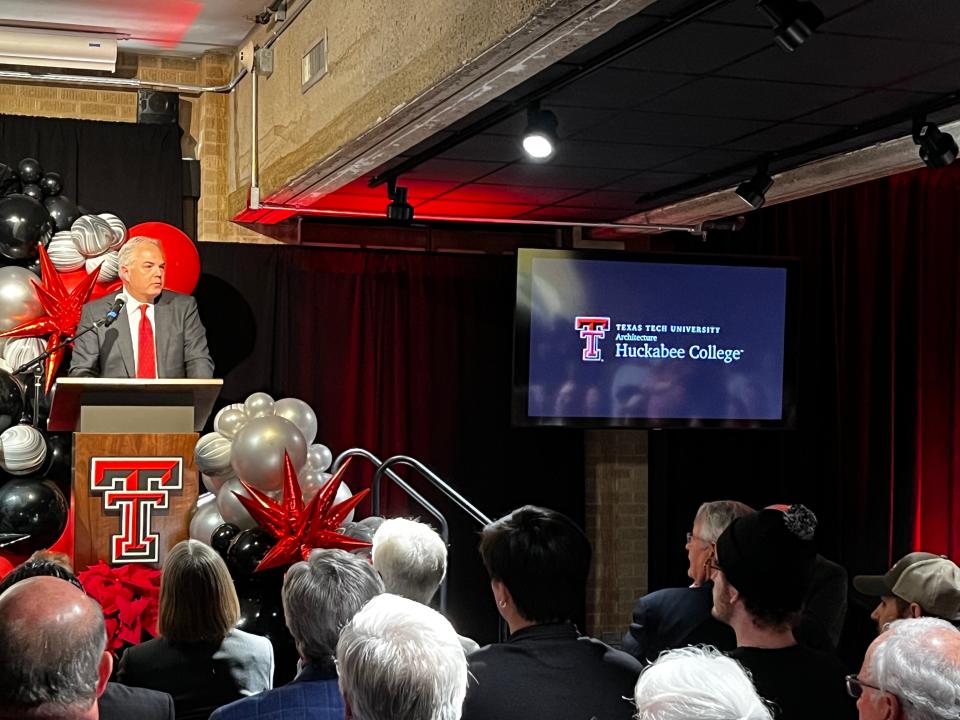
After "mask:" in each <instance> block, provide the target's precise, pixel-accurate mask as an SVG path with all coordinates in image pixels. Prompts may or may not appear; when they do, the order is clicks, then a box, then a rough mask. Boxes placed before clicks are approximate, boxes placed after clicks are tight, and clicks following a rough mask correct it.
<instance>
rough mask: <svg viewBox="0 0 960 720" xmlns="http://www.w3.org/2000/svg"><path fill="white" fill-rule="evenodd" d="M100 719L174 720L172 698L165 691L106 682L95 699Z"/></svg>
mask: <svg viewBox="0 0 960 720" xmlns="http://www.w3.org/2000/svg"><path fill="white" fill-rule="evenodd" d="M97 702H98V704H99V706H100V720H127V718H135V720H174V718H175V717H176V716H175V715H174V710H173V698H172V697H170V696H169V695H168V694H167V693H164V692H157V691H156V690H147V689H145V688H134V687H127V686H126V685H121V684H120V683H113V682H112V683H107V689H106V690H104V691H103V695H101V696H100V699H99V700H98V701H97Z"/></svg>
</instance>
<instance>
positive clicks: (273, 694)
mask: <svg viewBox="0 0 960 720" xmlns="http://www.w3.org/2000/svg"><path fill="white" fill-rule="evenodd" d="M210 720H343V698H342V697H341V696H340V687H339V686H338V685H337V670H336V666H335V665H334V663H333V659H332V658H331V659H330V663H329V665H328V666H326V667H316V666H314V665H307V666H306V667H304V668H303V670H301V671H300V674H299V675H297V677H296V678H294V679H293V680H292V681H291V682H289V683H287V684H286V685H284V686H283V687H279V688H276V689H274V690H267V691H266V692H262V693H260V694H259V695H253V696H251V697H248V698H244V699H243V700H237V701H236V702H232V703H230V704H229V705H225V706H223V707H222V708H220V709H219V710H215V711H214V713H213V715H211V716H210Z"/></svg>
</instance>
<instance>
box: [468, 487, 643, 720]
mask: <svg viewBox="0 0 960 720" xmlns="http://www.w3.org/2000/svg"><path fill="white" fill-rule="evenodd" d="M480 554H481V556H482V557H483V562H484V565H486V568H487V572H488V573H489V575H490V580H491V587H492V589H493V597H494V600H495V601H496V603H497V609H498V610H499V611H500V615H501V616H502V617H503V619H504V620H505V621H506V623H507V627H508V628H509V630H510V637H509V638H508V640H507V641H506V642H504V643H501V644H497V645H488V646H487V647H484V648H482V649H480V650H478V651H477V652H475V653H473V655H471V656H470V658H469V660H470V673H471V676H472V680H471V683H470V689H469V691H468V693H467V700H466V703H465V704H464V709H463V717H464V718H465V720H481V719H482V720H488V719H490V718H497V720H514V719H516V720H529V719H530V718H540V717H543V718H550V719H551V720H567V719H568V718H569V719H570V720H582V719H583V718H590V717H597V718H602V720H617V719H618V718H622V719H623V720H627V719H628V718H630V717H632V714H633V713H632V710H633V708H632V706H631V704H630V702H629V701H628V700H627V699H626V698H627V697H629V696H631V695H632V692H633V687H634V684H635V683H636V681H637V677H638V675H639V673H640V669H641V666H640V663H639V662H637V660H636V659H634V658H632V657H631V656H630V655H628V654H626V653H623V652H620V651H619V650H614V649H612V648H610V647H608V646H607V645H604V644H603V643H601V642H600V641H598V640H593V639H590V638H586V637H582V636H581V635H580V633H579V632H578V631H577V628H576V626H575V625H574V624H573V619H574V617H575V616H576V615H577V614H578V612H579V610H580V608H581V607H582V603H583V597H584V593H585V591H586V584H587V574H588V572H589V570H590V543H589V541H588V540H587V538H586V536H585V535H584V534H583V531H582V530H580V528H578V527H577V526H576V525H575V524H574V523H573V521H572V520H570V518H568V517H566V516H565V515H561V514H560V513H558V512H555V511H553V510H546V509H544V508H539V507H533V506H529V505H528V506H526V507H522V508H520V509H518V510H515V511H514V512H512V513H510V514H509V515H507V516H505V517H502V518H500V519H499V520H497V521H496V522H493V523H491V524H490V525H487V527H485V528H484V530H483V533H482V534H481V538H480Z"/></svg>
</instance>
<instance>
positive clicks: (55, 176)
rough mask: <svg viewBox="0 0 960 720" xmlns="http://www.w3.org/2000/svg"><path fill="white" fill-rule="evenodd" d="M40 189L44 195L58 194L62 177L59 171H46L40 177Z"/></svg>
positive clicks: (60, 190)
mask: <svg viewBox="0 0 960 720" xmlns="http://www.w3.org/2000/svg"><path fill="white" fill-rule="evenodd" d="M40 189H41V190H43V194H44V195H59V194H60V193H61V192H62V191H63V178H62V177H60V173H55V172H48V173H45V174H44V176H43V177H42V178H40Z"/></svg>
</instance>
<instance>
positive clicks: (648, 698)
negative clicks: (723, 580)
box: [634, 645, 772, 720]
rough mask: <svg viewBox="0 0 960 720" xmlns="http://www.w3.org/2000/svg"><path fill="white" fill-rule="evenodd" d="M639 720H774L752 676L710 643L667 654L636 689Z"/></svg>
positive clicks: (639, 682) (642, 679)
mask: <svg viewBox="0 0 960 720" xmlns="http://www.w3.org/2000/svg"><path fill="white" fill-rule="evenodd" d="M634 699H635V701H636V704H637V715H636V718H637V720H771V718H772V716H771V714H770V710H769V709H768V708H767V706H766V705H765V704H764V702H763V699H762V698H761V697H760V696H759V695H757V691H756V689H755V688H754V687H753V682H752V681H751V680H750V676H749V675H748V674H747V673H746V672H744V670H743V668H742V667H741V666H740V663H738V662H737V661H736V660H733V659H732V658H729V657H727V656H726V655H724V654H723V653H721V652H720V651H719V650H717V649H716V648H714V647H710V646H709V645H707V646H704V647H685V648H679V649H676V650H669V651H667V652H664V653H663V654H662V655H660V657H659V658H657V660H656V662H654V663H653V664H652V665H648V666H647V667H646V668H644V670H643V672H642V673H641V674H640V679H639V680H638V681H637V687H636V690H635V691H634Z"/></svg>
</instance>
